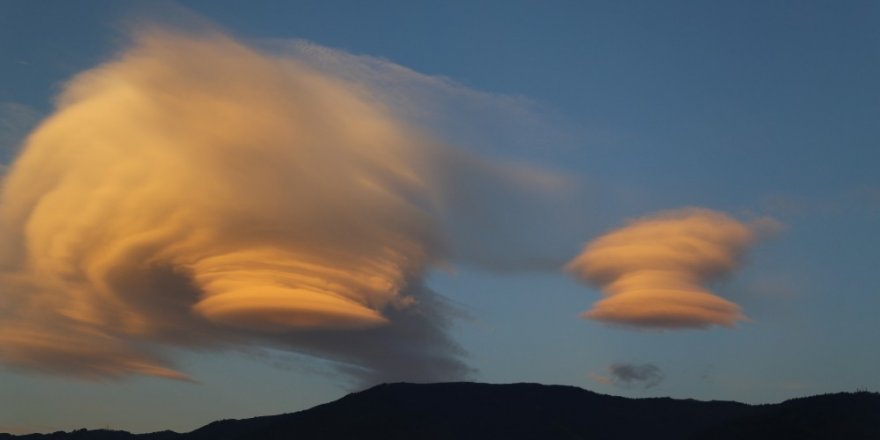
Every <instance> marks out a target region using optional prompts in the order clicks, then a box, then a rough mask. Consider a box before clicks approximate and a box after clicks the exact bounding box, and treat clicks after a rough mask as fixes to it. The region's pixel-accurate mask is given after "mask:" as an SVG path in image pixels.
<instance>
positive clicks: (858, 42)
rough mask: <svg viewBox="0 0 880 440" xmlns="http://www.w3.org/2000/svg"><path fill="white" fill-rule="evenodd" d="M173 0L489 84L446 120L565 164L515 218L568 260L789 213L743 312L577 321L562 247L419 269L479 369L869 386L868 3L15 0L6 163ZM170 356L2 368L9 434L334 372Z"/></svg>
mask: <svg viewBox="0 0 880 440" xmlns="http://www.w3.org/2000/svg"><path fill="white" fill-rule="evenodd" d="M186 10H189V11H190V13H191V14H192V15H194V16H199V17H201V18H202V19H204V20H207V21H210V22H213V23H215V24H216V25H218V26H219V27H221V28H222V29H223V30H224V31H226V32H227V33H229V34H232V35H235V37H236V38H239V39H240V40H242V41H245V42H248V43H249V44H253V45H272V44H278V42H279V41H281V40H288V39H298V40H307V41H309V42H312V43H314V44H316V45H320V46H325V47H329V48H332V49H334V50H336V51H339V52H340V53H348V54H354V55H365V56H370V57H375V58H380V59H383V60H386V61H388V62H391V63H394V64H397V65H400V66H404V67H406V68H409V69H412V70H413V71H416V72H419V73H421V74H424V75H428V76H431V77H443V78H445V79H446V80H448V81H450V82H451V83H452V84H455V87H460V88H461V89H467V90H471V91H475V92H479V93H480V95H479V96H481V97H482V98H480V100H478V101H473V100H470V101H467V100H466V101H461V100H456V99H457V98H456V99H452V100H451V101H450V102H451V104H450V103H444V104H442V105H441V104H438V105H439V106H440V108H442V109H444V111H447V112H449V111H451V112H453V113H454V112H455V111H456V110H455V105H456V103H458V104H461V103H462V102H464V103H470V104H473V105H474V107H473V108H465V109H464V110H461V111H462V114H467V115H469V116H465V117H462V116H461V115H458V116H456V115H454V114H453V116H450V119H449V120H450V121H451V122H450V124H451V125H449V127H452V128H450V129H449V133H447V134H448V135H449V137H450V138H451V139H452V140H455V141H461V142H468V143H470V145H467V146H466V147H467V148H470V149H472V150H474V151H477V152H480V153H485V154H487V155H491V156H493V157H500V158H502V159H505V160H518V161H523V162H528V163H530V164H534V165H535V166H538V167H542V168H546V169H551V170H554V171H555V172H557V173H561V174H564V175H566V176H569V177H570V178H571V179H572V180H573V181H574V182H576V187H577V191H576V194H575V195H574V196H572V197H571V198H569V199H566V200H567V202H566V206H565V207H564V208H565V209H566V210H570V211H571V212H574V213H576V215H572V216H571V218H573V219H575V220H576V222H573V224H570V223H564V225H565V227H563V228H562V229H561V230H545V229H534V228H533V229H527V230H526V231H525V232H522V237H521V239H522V242H523V243H527V244H528V246H532V245H533V244H534V246H537V247H538V248H540V250H541V251H540V252H544V253H548V254H552V255H554V256H559V257H560V258H564V259H568V258H571V257H573V256H575V255H576V254H577V253H578V252H579V251H580V250H581V247H582V246H583V245H584V244H585V243H587V242H588V241H590V240H592V239H593V238H595V237H596V236H597V235H599V234H602V233H603V232H605V231H608V230H610V229H614V228H617V227H620V226H621V225H622V224H623V223H624V222H625V221H626V220H627V219H632V218H637V217H642V216H646V215H651V214H653V213H655V212H658V211H663V210H669V209H676V208H681V207H687V206H694V207H701V208H706V209H712V210H716V211H721V212H726V213H728V214H730V215H731V216H733V217H736V218H741V219H748V218H752V217H772V218H774V219H776V220H777V221H778V222H779V223H781V224H782V225H784V227H783V228H782V230H781V232H779V233H778V234H776V235H775V237H774V238H772V239H769V240H765V241H762V242H761V243H759V244H757V245H756V246H755V247H754V248H752V249H751V251H750V252H748V255H747V260H746V263H745V264H744V265H743V266H742V267H741V268H740V269H738V270H736V271H734V272H733V273H732V274H730V275H729V276H728V277H726V278H723V279H720V280H717V281H716V282H714V283H713V284H712V285H711V289H712V291H714V292H717V293H719V294H720V295H721V296H723V297H725V298H727V299H729V300H731V301H733V302H735V303H736V304H738V305H740V306H741V307H742V308H743V310H744V312H745V314H746V315H747V316H749V318H751V320H750V321H745V322H740V323H739V324H737V325H736V326H735V327H734V328H724V327H712V328H709V329H704V330H699V329H698V330H661V331H658V330H644V329H639V330H633V329H629V328H622V327H620V326H613V325H607V324H603V323H601V322H598V321H591V320H586V319H581V318H580V317H579V316H578V315H579V314H580V313H581V312H583V311H584V310H587V309H589V308H590V305H591V304H592V303H594V302H595V301H597V300H598V299H599V298H600V295H599V290H598V289H597V288H596V287H595V286H590V285H585V284H583V283H580V282H578V281H577V280H575V279H574V278H573V277H571V276H568V275H566V274H564V273H563V271H562V268H561V267H559V268H558V269H546V268H544V269H541V270H490V269H486V268H481V267H479V265H474V264H468V263H467V262H461V263H458V264H456V263H455V262H453V263H452V268H451V269H448V270H447V269H437V270H433V271H431V273H430V274H429V275H428V277H427V281H426V284H427V285H428V287H430V288H431V289H432V290H434V291H436V292H439V293H440V294H442V295H444V296H446V297H447V298H449V299H450V300H451V301H452V302H453V303H454V304H456V306H457V307H459V308H460V309H461V310H463V311H464V313H462V315H464V316H463V317H462V318H460V319H456V320H455V321H454V323H453V325H452V326H451V328H450V330H449V334H450V335H451V336H452V337H453V338H454V340H455V341H456V342H457V343H458V344H459V345H460V346H461V347H462V348H463V349H464V350H466V351H467V352H468V353H469V354H468V356H467V358H466V362H467V364H468V365H469V366H470V367H472V368H475V369H476V370H478V371H477V372H476V373H475V374H474V375H473V376H472V377H471V378H472V379H474V380H479V381H486V382H542V383H559V384H571V385H576V386H580V387H584V388H588V389H592V390H596V391H598V392H602V393H609V394H618V395H626V396H633V397H642V396H673V397H680V398H686V397H692V398H698V399H724V400H740V401H745V402H754V403H758V402H775V401H780V400H783V399H786V398H791V397H796V396H801V395H807V394H816V393H825V392H834V391H849V390H854V389H857V388H867V389H872V390H877V388H878V387H880V379H878V377H877V375H876V371H877V370H878V369H880V352H878V351H877V350H876V349H874V347H875V346H876V341H875V339H876V335H878V334H880V324H878V321H877V320H876V315H877V312H878V311H880V297H878V295H877V292H878V291H880V282H878V279H877V277H876V268H877V265H878V262H880V251H878V249H880V234H878V233H877V231H876V228H877V225H878V224H880V177H878V176H880V174H878V173H877V170H876V164H877V163H880V144H878V141H880V128H878V124H877V123H876V117H877V115H878V114H880V86H878V83H877V80H876V79H877V78H878V77H880V30H878V27H877V23H878V20H880V5H878V4H877V3H874V2H867V1H865V2H860V1H852V2H782V1H779V2H712V3H708V2H662V3H661V2H553V3H542V4H538V3H534V2H507V1H505V2H488V1H487V2H476V3H474V2H461V3H451V4H450V3H447V2H281V1H278V2H274V1H252V2H247V3H245V2H233V1H181V2H180V3H179V4H178V5H176V6H174V5H168V6H167V8H166V7H160V6H155V5H145V4H139V3H133V2H115V1H83V2H78V3H73V2H28V1H15V0H12V1H10V0H4V1H0V65H2V68H0V122H2V124H0V130H2V132H0V142H4V145H2V156H0V157H2V158H3V160H2V162H3V163H4V164H5V165H9V164H10V163H11V162H12V161H13V157H14V156H15V151H16V149H17V145H16V144H14V142H16V141H17V140H19V139H20V137H21V136H22V135H23V134H24V133H26V132H27V131H28V129H29V127H31V126H33V124H35V123H36V122H37V121H38V120H39V119H41V118H42V117H44V116H46V115H48V114H50V113H51V112H52V109H53V97H54V96H55V95H56V94H57V93H58V92H59V91H60V90H61V89H62V84H63V82H64V81H66V80H67V79H69V78H70V77H71V76H73V75H75V74H76V73H78V72H81V71H83V70H86V69H89V68H92V67H94V66H95V65H97V64H99V63H101V62H102V61H104V60H106V59H108V58H110V57H111V56H112V55H113V54H114V53H116V52H117V51H118V50H119V48H120V47H125V45H126V43H125V41H126V38H125V36H124V34H125V32H126V27H127V24H126V23H130V21H131V20H133V19H140V18H141V17H143V16H150V17H154V18H155V17H159V19H160V20H171V21H174V20H179V19H181V18H180V17H179V15H180V14H184V11H186ZM190 19H192V16H188V17H186V20H190ZM442 90H446V89H442ZM456 90H459V89H456ZM468 96H470V95H468ZM435 98H436V97H435ZM441 98H442V97H441ZM467 99H471V98H467ZM511 102H513V104H510V103H511ZM481 105H483V107H481ZM468 112H471V113H468ZM484 113H491V114H484ZM463 119H464V120H467V119H473V120H475V121H477V122H481V123H486V125H485V126H483V127H482V128H477V129H473V128H472V130H473V131H472V132H470V131H468V129H462V128H461V126H459V125H456V124H459V123H462V120H463ZM524 123H533V124H534V126H527V127H526V128H523V126H524V125H523V124H524ZM443 127H445V126H443V125H442V124H441V127H440V129H442V128H443ZM508 130H510V131H509V132H508ZM511 133H513V134H515V136H513V135H512V134H511ZM508 209H509V211H507V212H508V213H509V214H512V215H511V216H512V217H517V218H518V219H521V220H522V222H521V223H518V222H517V221H512V223H511V224H510V225H511V226H510V227H512V228H520V229H517V230H519V231H522V228H529V227H540V225H544V224H545V223H543V219H532V218H531V217H530V215H531V214H527V213H525V211H527V210H528V209H529V208H528V207H522V206H518V205H514V206H513V207H509V208H508ZM566 212H568V211H566ZM519 214H522V215H519ZM506 224H507V223H505V225H506ZM535 243H537V244H535ZM499 249H504V246H500V248H499ZM15 312H16V311H15V310H6V311H4V313H5V314H10V313H11V314H14V313H15ZM173 357H174V359H175V361H176V365H177V366H179V367H181V368H182V369H184V370H186V372H187V373H188V374H189V375H191V376H192V377H194V378H196V379H197V380H198V381H199V383H198V384H193V383H188V382H180V381H173V380H167V379H161V378H153V377H145V376H134V377H124V378H121V379H112V380H108V379H101V380H97V381H89V380H80V379H74V378H70V377H66V376H55V375H47V374H39V373H34V372H28V371H21V370H20V369H19V370H8V371H2V372H0V432H4V431H10V432H33V431H52V430H56V429H73V428H79V427H90V428H96V427H104V426H108V425H109V426H111V427H114V428H119V429H128V430H133V431H137V432H144V431H150V430H158V429H165V428H169V429H175V430H181V431H185V430H189V429H193V428H195V427H197V426H200V425H201V424H204V423H207V422H209V421H211V420H215V419H220V418H231V417H248V416H255V415H262V414H269V413H280V412H289V411H295V410H299V409H304V408H307V407H309V406H312V405H315V404H318V403H323V402H326V401H328V400H332V399H335V398H337V397H339V396H341V395H343V394H344V393H345V392H346V391H347V388H346V387H345V381H344V380H343V379H341V378H340V377H338V375H337V374H335V373H333V372H332V370H330V369H328V368H326V367H325V366H324V364H323V363H322V361H318V360H313V359H309V358H307V357H305V356H303V355H296V354H291V353H285V352H268V353H267V352H264V351H261V350H260V349H259V348H254V349H253V350H251V351H248V350H243V351H242V350H228V351H212V350H183V349H174V351H173ZM620 363H629V364H637V365H641V364H653V365H656V366H657V367H659V368H660V369H661V370H662V371H663V374H664V379H663V380H662V381H661V382H660V383H659V384H657V385H656V386H653V387H650V388H643V387H639V386H630V387H626V386H619V385H621V384H619V383H617V384H615V382H612V383H603V380H601V378H608V377H609V374H610V373H609V366H611V365H613V364H620ZM596 378H600V380H598V381H597V380H596Z"/></svg>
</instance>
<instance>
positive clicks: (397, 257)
mask: <svg viewBox="0 0 880 440" xmlns="http://www.w3.org/2000/svg"><path fill="white" fill-rule="evenodd" d="M326 51H327V52H326V53H330V54H333V53H335V52H333V51H331V50H329V49H326ZM337 58H339V59H343V60H347V61H345V62H341V63H338V64H337V65H335V67H334V68H333V69H327V68H323V67H321V66H319V65H317V64H315V63H314V62H310V60H309V59H308V57H297V56H296V55H295V54H290V53H285V54H276V53H270V52H265V51H260V50H256V49H253V48H251V47H248V46H246V45H244V44H242V43H240V42H238V41H235V40H234V39H232V38H230V37H228V36H226V35H223V34H221V33H219V32H216V31H208V32H204V33H202V34H196V33H182V32H174V31H168V30H162V29H158V28H144V29H141V30H140V31H139V32H138V33H137V36H136V38H135V43H134V45H133V46H132V47H131V48H129V49H127V50H125V51H123V52H121V53H120V54H119V56H118V57H117V58H116V59H114V60H112V61H110V62H107V63H105V64H103V65H101V66H98V67H96V68H93V69H91V70H88V71H85V72H83V73H81V74H79V75H77V76H76V77H75V78H73V79H71V80H70V81H69V82H68V83H67V84H66V86H65V87H64V90H63V93H62V94H61V96H60V97H59V98H58V100H57V109H56V111H55V112H54V114H52V115H51V116H50V117H48V118H47V119H46V120H45V121H43V122H42V123H41V125H40V126H39V127H38V128H37V129H36V130H35V131H34V132H33V133H31V134H30V136H29V137H28V139H27V141H26V143H25V144H24V147H23V150H22V151H21V153H20V155H19V156H18V157H17V159H16V160H15V162H14V163H13V164H12V166H11V168H10V170H9V172H8V174H7V175H6V176H5V179H4V182H3V186H2V194H0V242H2V243H3V246H2V249H0V362H2V363H4V364H6V365H7V366H11V367H13V368H20V369H27V370H39V371H47V372H52V373H63V374H72V375H76V376H80V377H96V378H101V377H115V376H124V375H128V374H146V375H153V376H160V377H168V378H176V379H187V376H186V375H185V373H183V372H180V371H178V370H177V369H175V368H174V367H173V362H172V360H171V359H169V356H168V348H169V347H177V348H193V349H234V348H236V347H247V346H266V347H271V348H280V349H285V350H291V351H295V352H301V353H306V354H310V355H314V356H317V357H320V358H323V359H327V360H330V361H331V362H333V363H334V365H337V367H338V368H339V369H340V370H341V371H344V372H346V373H349V374H350V375H351V376H352V377H354V378H355V379H357V380H361V381H364V382H375V381H384V380H414V381H424V380H442V379H456V378H461V377H463V376H464V375H466V374H467V373H468V371H470V369H469V368H468V367H467V365H466V364H465V363H464V361H463V355H464V353H463V351H462V350H461V349H460V348H459V347H458V345H457V344H455V342H454V341H452V339H451V338H450V337H449V336H448V335H447V333H446V329H447V328H448V326H449V325H450V322H451V320H452V319H454V317H455V314H456V313H457V312H456V311H455V310H454V307H452V306H451V305H449V304H448V302H447V301H445V300H444V299H443V297H442V296H440V295H438V294H436V293H434V292H432V291H431V290H430V289H428V288H426V287H425V286H424V285H423V282H422V280H423V278H424V276H425V274H426V272H427V271H428V270H429V268H430V267H432V266H434V265H442V264H448V262H449V261H450V259H452V258H456V257H459V258H462V257H461V256H463V255H466V254H467V251H465V250H463V249H462V248H461V247H460V246H459V245H460V240H457V239H455V238H454V237H455V236H457V234H459V233H460V232H461V231H462V230H466V231H473V230H479V229H488V228H491V227H492V225H493V224H494V221H493V220H494V219H496V218H497V219H499V221H500V223H501V224H504V220H503V218H504V213H503V210H500V211H496V210H492V209H489V210H486V209H484V210H478V209H476V208H475V207H485V206H492V203H496V204H497V203H500V204H501V205H503V204H504V203H503V202H499V201H498V200H497V199H501V200H504V199H505V197H510V199H511V200H517V201H523V202H524V201H528V200H533V199H534V200H540V199H541V198H542V196H543V195H545V194H546V193H549V192H553V191H556V190H558V189H560V187H562V186H564V185H565V181H566V180H565V179H564V178H561V177H559V176H557V175H555V174H553V173H549V172H544V171H540V170H535V169H530V168H527V167H523V166H519V165H513V164H510V163H498V162H494V161H489V160H487V159H484V158H482V157H481V156H478V155H475V154H471V153H466V152H464V151H462V150H459V149H456V148H453V147H451V146H449V145H448V142H445V141H444V140H442V139H438V138H437V137H436V136H433V135H431V134H430V132H431V130H427V129H426V128H425V127H424V126H420V125H419V124H416V123H415V122H414V121H411V120H408V119H407V118H404V117H402V116H401V115H402V114H405V113H407V112H408V111H409V107H407V106H401V105H400V104H398V103H399V101H400V100H399V99H397V98H395V99H392V98H390V97H389V96H390V95H389V93H388V90H390V89H394V87H393V85H386V86H384V88H383V87H381V86H379V85H376V84H374V82H371V81H368V80H364V81H355V80H354V79H353V78H359V77H361V76H359V75H360V74H359V72H361V71H362V70H363V68H364V63H363V62H362V61H358V60H359V59H354V60H350V59H347V58H345V57H344V56H342V55H339V56H338V57H337ZM346 63H347V64H346ZM385 66H386V67H387V64H386V65H385ZM367 78H369V77H367ZM383 78H385V80H386V81H392V80H393V77H389V76H384V77H383ZM397 93H398V95H399V94H400V93H403V92H400V91H398V92H397ZM408 102H409V105H410V106H412V105H415V103H417V102H418V100H416V99H413V100H410V101H408ZM466 185H477V186H481V187H488V188H493V189H494V190H495V192H494V193H492V194H489V195H490V196H492V197H495V198H496V199H495V200H493V201H492V203H489V202H485V203H484V196H486V195H480V194H473V193H472V191H471V188H470V187H468V186H466ZM502 188H503V192H504V194H510V195H509V196H507V195H504V194H499V193H501V192H502ZM475 218H476V219H479V221H475V220H474V219H475ZM463 224H464V225H466V226H464V227H462V226H461V225H463ZM472 225H478V226H472ZM471 246H477V247H479V245H474V244H471ZM492 253H493V252H489V254H492ZM494 253H496V254H497V252H494Z"/></svg>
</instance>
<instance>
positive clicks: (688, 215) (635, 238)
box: [567, 208, 776, 329]
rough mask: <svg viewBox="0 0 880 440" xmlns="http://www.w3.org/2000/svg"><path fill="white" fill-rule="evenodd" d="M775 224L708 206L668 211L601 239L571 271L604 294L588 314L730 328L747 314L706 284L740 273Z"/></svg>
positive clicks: (640, 322)
mask: <svg viewBox="0 0 880 440" xmlns="http://www.w3.org/2000/svg"><path fill="white" fill-rule="evenodd" d="M775 227H776V226H775V222H774V221H773V220H770V219H763V220H759V221H756V222H753V223H751V224H746V223H743V222H740V221H738V220H736V219H733V218H732V217H730V216H728V215H726V214H723V213H720V212H716V211H711V210H708V209H699V208H685V209H679V210H673V211H666V212H662V213H659V214H656V215H651V216H647V217H643V218H639V219H636V220H634V221H632V222H630V223H629V224H628V225H626V226H624V227H622V228H620V229H617V230H614V231H611V232H609V233H607V234H605V235H602V236H600V237H598V238H596V239H595V240H593V241H591V242H590V243H589V244H587V246H586V247H585V248H584V250H583V252H582V253H581V254H580V255H579V256H577V257H576V258H575V259H574V260H572V261H571V262H570V263H569V264H568V266H567V270H568V271H569V272H571V273H573V274H574V275H575V276H576V277H578V278H580V279H581V280H584V281H587V282H590V283H593V284H595V285H597V286H599V288H601V289H602V293H603V294H604V295H605V298H604V299H602V300H600V301H598V302H597V303H595V304H594V305H593V308H592V309H590V310H589V311H587V312H585V313H584V314H583V316H584V317H586V318H589V319H595V320H599V321H604V322H610V323H617V324H624V325H630V326H637V327H653V328H669V329H676V328H705V327H709V326H712V325H720V326H725V327H731V326H733V325H735V323H736V322H737V321H740V320H744V319H746V317H745V315H743V313H742V311H741V309H740V307H739V306H738V305H736V304H735V303H733V302H731V301H728V300H726V299H724V298H721V297H719V296H717V295H715V294H713V293H712V292H711V291H709V290H708V289H707V288H706V287H705V284H706V283H708V282H710V281H713V280H716V279H718V278H719V277H722V276H724V275H727V274H729V273H731V272H732V271H733V270H735V269H736V268H737V267H738V266H739V265H740V263H741V259H742V256H743V255H744V254H745V252H746V251H747V250H748V249H749V248H750V247H751V246H752V245H753V244H754V243H755V241H756V240H757V239H758V238H759V237H760V235H761V234H762V233H764V232H766V231H769V230H770V229H774V228H775Z"/></svg>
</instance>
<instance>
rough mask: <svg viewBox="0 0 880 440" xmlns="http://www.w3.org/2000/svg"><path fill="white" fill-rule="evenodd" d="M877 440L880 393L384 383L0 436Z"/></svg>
mask: <svg viewBox="0 0 880 440" xmlns="http://www.w3.org/2000/svg"><path fill="white" fill-rule="evenodd" d="M645 437H649V438H651V439H652V440H664V439H693V440H703V439H706V440H708V439H720V440H725V439H749V440H761V439H774V440H780V439H782V440H784V439H799V440H800V439H807V440H810V439H832V438H846V439H872V440H877V439H880V394H877V393H869V392H858V393H839V394H828V395H822V396H813V397H807V398H802V399H794V400H789V401H786V402H783V403H779V404H774V405H746V404H743V403H737V402H716V401H713V402H702V401H696V400H676V399H669V398H652V399H628V398H623V397H614V396H607V395H602V394H597V393H593V392H590V391H586V390H583V389H580V388H576V387H569V386H556V385H539V384H525V383H523V384H509V385H490V384H480V383H466V382H460V383H437V384H407V383H398V384H385V385H379V386H376V387H373V388H370V389H368V390H366V391H362V392H359V393H353V394H349V395H347V396H345V397H343V398H341V399H339V400H337V401H334V402H330V403H327V404H324V405H320V406H317V407H314V408H312V409H309V410H305V411H301V412H297V413H292V414H282V415H276V416H265V417H256V418H252V419H244V420H222V421H217V422H213V423H210V424H208V425H205V426H203V427H201V428H199V429H196V430H195V431H192V432H189V433H183V434H179V433H175V432H171V431H163V432H157V433H151V434H129V433H127V432H122V431H107V430H95V431H86V430H79V431H74V432H71V433H63V432H58V433H53V434H31V435H24V436H12V435H9V434H0V440H13V439H15V440H22V439H27V440H55V439H64V440H208V439H210V440H238V439H296V440H308V439H322V440H334V439H355V438H356V439H359V440H372V439H382V440H394V439H407V440H413V439H425V440H432V439H455V440H466V439H542V440H553V439H643V438H645Z"/></svg>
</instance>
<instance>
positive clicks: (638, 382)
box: [608, 364, 666, 389]
mask: <svg viewBox="0 0 880 440" xmlns="http://www.w3.org/2000/svg"><path fill="white" fill-rule="evenodd" d="M608 372H609V373H610V374H611V378H610V379H611V383H612V384H614V385H615V386H618V387H622V388H642V389H648V388H653V387H655V386H657V385H659V384H660V382H663V380H664V379H665V378H666V376H665V375H664V374H663V371H662V370H661V369H660V367H658V366H656V365H654V364H612V365H611V366H610V367H608Z"/></svg>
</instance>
